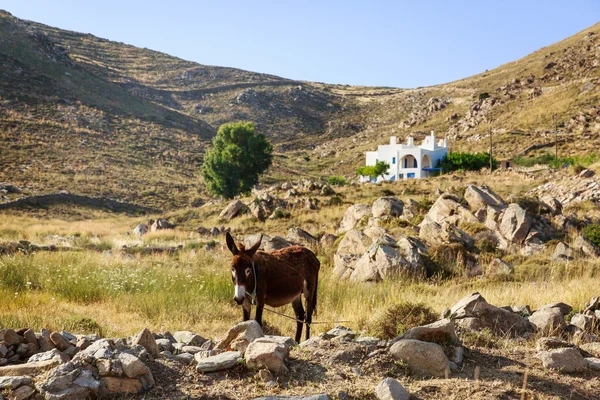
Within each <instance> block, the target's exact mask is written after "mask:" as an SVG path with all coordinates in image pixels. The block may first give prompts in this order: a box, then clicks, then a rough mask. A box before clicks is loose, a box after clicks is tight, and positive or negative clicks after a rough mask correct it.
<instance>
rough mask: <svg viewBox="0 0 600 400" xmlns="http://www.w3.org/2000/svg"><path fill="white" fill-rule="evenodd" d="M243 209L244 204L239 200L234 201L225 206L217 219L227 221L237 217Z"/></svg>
mask: <svg viewBox="0 0 600 400" xmlns="http://www.w3.org/2000/svg"><path fill="white" fill-rule="evenodd" d="M243 209H244V203H242V201H241V200H234V201H232V202H231V203H229V204H228V205H227V207H225V208H224V209H223V211H221V213H220V214H219V219H220V220H224V221H229V220H231V219H232V218H235V217H237V216H238V215H239V214H240V213H241V211H242V210H243Z"/></svg>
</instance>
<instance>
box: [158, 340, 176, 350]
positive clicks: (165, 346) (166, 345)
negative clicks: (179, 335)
mask: <svg viewBox="0 0 600 400" xmlns="http://www.w3.org/2000/svg"><path fill="white" fill-rule="evenodd" d="M156 346H157V347H158V350H159V351H171V352H172V351H173V343H171V341H170V340H169V339H156Z"/></svg>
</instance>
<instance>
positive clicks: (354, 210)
mask: <svg viewBox="0 0 600 400" xmlns="http://www.w3.org/2000/svg"><path fill="white" fill-rule="evenodd" d="M370 214H371V206H369V205H367V204H354V205H352V206H350V207H348V209H347V210H346V212H345V213H344V216H343V218H342V222H341V223H340V227H339V229H338V231H337V233H344V232H347V231H349V230H350V229H353V228H354V227H356V225H357V224H358V222H359V221H360V220H361V219H362V218H363V217H366V216H368V215H370Z"/></svg>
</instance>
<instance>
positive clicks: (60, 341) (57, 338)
mask: <svg viewBox="0 0 600 400" xmlns="http://www.w3.org/2000/svg"><path fill="white" fill-rule="evenodd" d="M50 340H52V343H54V345H55V346H56V348H57V349H58V350H60V351H65V350H67V349H68V348H70V347H71V346H73V345H72V344H71V343H69V342H68V341H67V340H66V339H65V338H64V337H63V335H61V334H60V333H58V332H52V333H51V334H50Z"/></svg>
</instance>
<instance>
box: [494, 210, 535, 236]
mask: <svg viewBox="0 0 600 400" xmlns="http://www.w3.org/2000/svg"><path fill="white" fill-rule="evenodd" d="M531 223H532V220H531V217H530V216H529V214H528V213H527V211H525V210H524V209H523V208H521V206H519V205H518V204H516V203H512V204H510V205H509V206H508V207H507V208H506V209H505V210H504V214H503V215H502V221H501V222H500V227H499V228H500V233H501V234H502V235H503V236H504V237H505V238H506V239H507V240H508V241H510V242H513V243H520V242H523V241H524V240H525V238H526V237H527V234H528V233H529V229H530V228H531Z"/></svg>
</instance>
